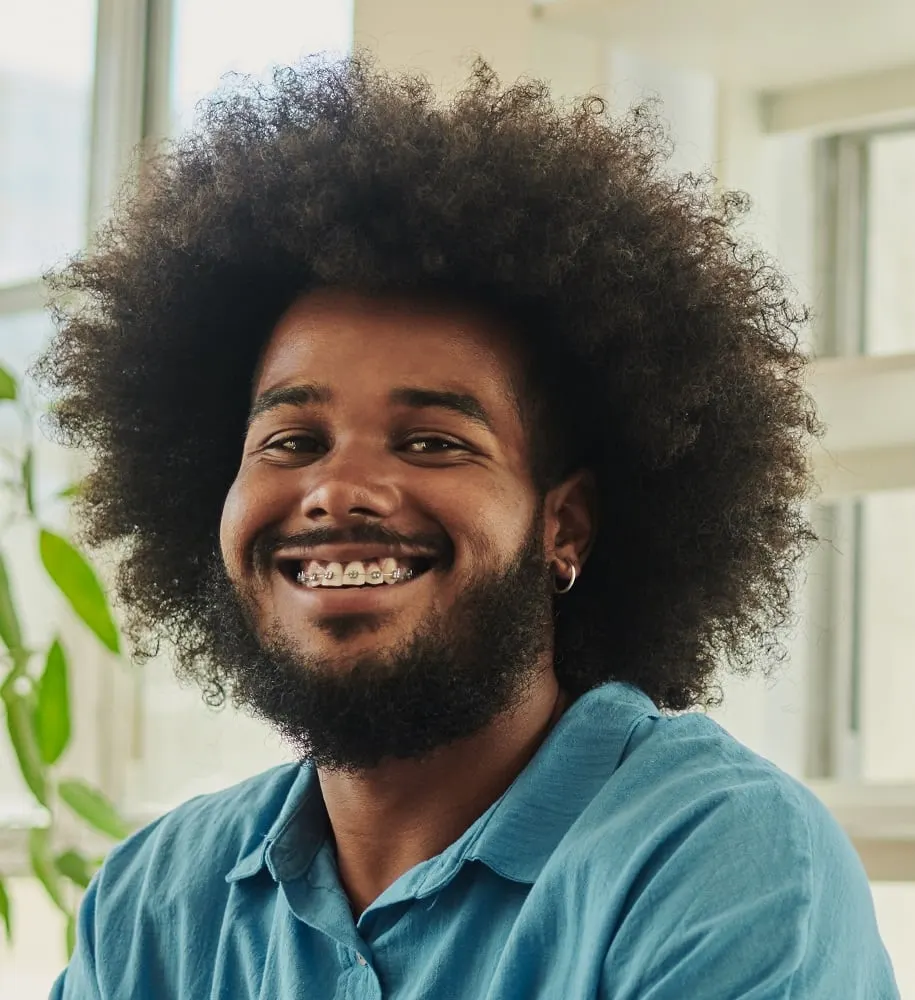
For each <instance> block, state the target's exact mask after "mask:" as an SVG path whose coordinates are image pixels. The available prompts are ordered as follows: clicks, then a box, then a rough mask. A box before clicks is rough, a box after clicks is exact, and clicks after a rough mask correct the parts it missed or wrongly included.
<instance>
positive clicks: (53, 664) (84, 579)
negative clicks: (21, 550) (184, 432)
mask: <svg viewBox="0 0 915 1000" xmlns="http://www.w3.org/2000/svg"><path fill="white" fill-rule="evenodd" d="M0 404H2V405H3V406H8V407H15V408H16V409H18V411H19V415H20V418H21V424H22V428H23V433H22V442H21V448H20V449H19V450H18V451H16V452H14V451H10V450H8V449H5V448H4V449H0V465H5V466H6V477H5V478H4V479H3V486H4V487H5V488H6V490H7V491H8V495H7V498H6V500H5V502H4V507H6V508H8V510H9V512H10V513H9V516H8V517H7V520H6V523H5V524H4V526H3V528H2V533H0V678H2V682H0V701H2V705H3V710H4V713H5V716H6V728H7V732H8V733H9V738H10V743H11V745H12V747H13V750H14V752H15V757H16V760H17V761H18V764H19V769H20V771H21V772H22V777H23V779H24V780H25V784H26V785H27V786H28V788H29V790H30V791H31V793H32V795H33V796H34V798H35V801H36V803H37V804H38V806H39V807H40V810H41V814H42V816H43V822H41V823H40V824H38V825H35V826H33V827H32V828H31V829H30V830H29V831H28V845H29V861H30V864H31V869H32V872H33V873H34V875H35V877H36V878H37V879H38V880H39V881H40V882H41V884H42V885H43V886H44V888H45V890H46V891H47V893H48V896H49V897H50V898H51V900H52V901H53V903H54V905H55V906H56V907H57V908H58V909H59V910H60V911H61V912H62V913H63V914H64V916H65V918H66V935H67V951H68V954H69V953H70V952H72V950H73V943H74V934H75V915H76V909H77V905H78V901H79V896H80V894H81V892H82V891H83V890H84V889H85V888H86V886H88V884H89V881H90V879H91V878H92V875H93V874H94V872H95V871H96V870H97V868H98V867H99V865H100V864H101V862H102V858H99V857H88V856H86V854H84V853H82V852H81V851H80V850H78V849H77V848H76V847H75V846H73V845H66V844H64V843H62V840H61V837H62V834H61V830H60V817H61V815H62V812H63V810H64V809H66V810H67V811H69V812H70V813H72V814H73V815H75V816H76V817H77V819H78V820H79V822H80V823H81V824H84V825H87V826H88V827H91V828H92V829H94V830H96V831H98V832H99V833H102V834H104V835H105V836H106V837H109V838H111V839H113V840H120V839H122V838H123V837H125V836H127V834H128V833H129V832H130V831H129V828H128V825H127V824H126V823H125V822H124V820H123V819H122V818H121V817H120V816H119V815H118V813H117V810H116V809H115V808H114V806H113V805H112V804H111V802H109V801H108V800H107V799H106V798H105V796H104V795H103V794H102V793H101V792H100V791H99V790H98V789H96V788H93V787H92V786H91V785H90V784H88V783H87V782H85V781H83V780H81V779H80V778H79V777H76V776H68V775H66V773H65V772H64V771H62V769H61V761H62V759H63V756H64V753H65V751H66V749H67V746H68V745H69V743H70V695H69V692H70V671H69V661H68V657H67V653H66V650H65V648H64V645H63V642H62V641H61V638H60V636H59V635H55V636H54V637H53V639H52V640H51V642H50V644H49V645H48V646H47V648H39V649H32V648H29V647H28V646H27V645H26V641H25V637H24V636H23V631H22V626H21V623H20V618H19V615H18V613H17V610H16V605H17V602H16V600H15V596H14V593H13V587H12V584H11V580H10V576H9V573H8V571H7V560H6V556H5V552H4V549H5V546H4V544H3V543H4V541H5V539H4V538H3V534H5V532H6V530H8V528H9V527H10V525H11V524H13V523H16V522H21V521H22V520H25V521H27V522H28V526H29V530H30V531H31V532H32V533H33V534H34V538H35V542H36V553H35V555H36V557H37V558H38V559H39V560H40V562H41V565H42V566H43V567H44V569H45V571H46V574H47V577H48V579H49V580H50V582H51V583H52V584H53V586H55V587H56V588H57V589H58V590H59V591H60V592H61V593H62V594H63V596H64V597H65V598H66V600H67V602H68V603H69V605H70V607H71V608H72V609H73V611H74V613H75V614H76V615H77V617H78V618H80V619H81V620H82V621H83V622H84V623H85V624H86V625H87V626H88V627H89V628H90V629H91V630H92V632H93V633H94V634H95V635H96V636H97V637H98V640H99V641H100V642H101V643H102V645H103V646H104V647H105V648H106V649H107V650H109V651H111V652H112V653H115V654H119V653H120V647H121V643H120V636H119V633H118V629H117V626H116V625H115V622H114V619H113V617H112V615H111V611H110V607H109V602H108V600H107V598H106V596H105V592H104V590H103V588H102V586H101V584H100V583H99V579H98V576H97V575H96V573H95V571H94V570H93V568H92V566H91V565H90V563H89V560H88V559H87V558H86V556H85V555H84V554H83V553H82V552H80V550H79V549H78V548H77V547H76V546H75V545H74V544H73V542H72V541H70V540H68V539H67V538H65V537H63V536H62V535H61V534H59V533H56V532H55V531H52V530H51V529H50V528H48V527H47V526H46V525H45V523H44V521H43V518H42V516H41V514H40V513H39V511H38V509H37V507H36V503H35V490H34V483H35V471H36V470H35V449H34V442H33V438H32V433H33V432H32V428H33V427H34V425H35V421H34V419H33V413H32V411H31V408H30V407H29V405H28V403H27V401H26V400H24V399H23V398H22V394H21V392H20V386H19V383H18V382H17V380H16V378H14V376H13V375H11V374H10V373H9V372H8V371H7V370H5V369H3V368H0ZM77 492H78V486H71V487H68V488H67V489H66V490H63V491H61V493H60V494H58V496H59V497H62V498H68V497H72V496H73V495H75V494H76V493H77ZM0 921H2V922H3V924H4V925H5V929H6V936H7V939H8V940H9V941H12V936H13V914H12V912H11V906H10V897H9V893H8V891H7V887H6V885H5V884H4V881H3V879H2V877H0Z"/></svg>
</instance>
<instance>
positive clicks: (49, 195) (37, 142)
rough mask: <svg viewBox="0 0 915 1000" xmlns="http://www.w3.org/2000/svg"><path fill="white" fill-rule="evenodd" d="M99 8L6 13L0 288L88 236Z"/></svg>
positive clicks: (0, 113)
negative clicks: (50, 149)
mask: <svg viewBox="0 0 915 1000" xmlns="http://www.w3.org/2000/svg"><path fill="white" fill-rule="evenodd" d="M94 8H95V3H94V0H71V2H68V3H62V2H60V0H31V2H29V3H27V4H19V5H17V7H16V13H15V15H13V14H12V12H11V11H8V12H7V14H6V15H5V16H4V25H5V30H4V31H2V32H0V148H2V150H3V156H2V157H0V219H2V220H3V223H2V225H0V285H9V284H13V283H18V282H25V281H32V280H34V279H35V278H36V277H37V276H38V275H39V274H40V273H41V272H42V270H43V269H45V268H46V267H47V266H48V265H49V264H51V263H53V262H54V261H55V260H57V259H58V258H59V257H61V256H62V255H64V254H66V253H68V252H70V251H71V250H72V249H73V248H74V247H78V246H80V245H81V244H82V243H83V241H84V238H85V224H86V219H85V214H86V197H87V174H88V166H89V157H88V153H89V132H90V108H91V96H92V95H91V90H92V68H93V59H94V41H95V9H94ZM11 22H12V25H13V30H12V31H10V30H8V29H9V26H10V23H11ZM49 137H53V138H52V139H51V140H50V141H52V142H53V144H54V155H53V156H49V155H48V153H49V150H48V143H49Z"/></svg>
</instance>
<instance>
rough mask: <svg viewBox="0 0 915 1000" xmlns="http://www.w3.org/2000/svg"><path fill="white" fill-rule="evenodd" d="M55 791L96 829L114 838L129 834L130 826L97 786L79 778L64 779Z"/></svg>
mask: <svg viewBox="0 0 915 1000" xmlns="http://www.w3.org/2000/svg"><path fill="white" fill-rule="evenodd" d="M57 791H58V794H59V795H60V797H61V799H62V800H63V801H64V802H66V804H67V805H68V806H69V807H70V808H71V809H72V810H73V812H75V813H76V815H77V816H80V817H81V818H82V819H84V820H85V821H86V822H87V823H89V824H90V826H93V827H95V829H96V830H99V831H101V832H102V833H106V834H107V835H108V836H109V837H111V838H113V839H114V840H123V839H124V838H125V837H127V836H129V835H130V827H129V826H128V825H127V823H126V822H125V821H124V820H123V819H122V818H121V816H120V815H119V814H118V811H117V809H115V807H114V806H113V805H112V804H111V802H109V801H108V799H107V798H105V796H104V795H103V794H102V793H101V792H100V791H99V790H98V789H97V788H93V787H92V786H91V785H88V784H86V782H85V781H80V780H79V779H66V780H64V781H61V783H60V784H59V785H58V786H57Z"/></svg>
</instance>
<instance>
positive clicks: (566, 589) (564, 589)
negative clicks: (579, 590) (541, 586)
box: [553, 562, 577, 594]
mask: <svg viewBox="0 0 915 1000" xmlns="http://www.w3.org/2000/svg"><path fill="white" fill-rule="evenodd" d="M569 566H570V567H571V568H572V578H571V579H570V580H569V582H568V583H567V584H566V585H565V586H564V587H557V586H556V581H555V580H553V590H554V592H555V593H557V594H568V592H569V591H570V590H571V589H572V588H573V587H574V586H575V577H576V575H577V574H576V572H575V563H573V562H570V563H569Z"/></svg>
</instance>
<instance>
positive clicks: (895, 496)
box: [859, 490, 915, 782]
mask: <svg viewBox="0 0 915 1000" xmlns="http://www.w3.org/2000/svg"><path fill="white" fill-rule="evenodd" d="M862 505H863V518H862V529H861V530H862V538H861V544H860V553H861V567H860V587H861V593H860V597H859V608H860V622H859V627H860V649H861V713H862V715H861V732H862V747H861V767H862V777H863V778H864V779H865V780H869V781H889V782H896V781H913V782H915V727H913V726H912V706H913V705H915V490H905V491H898V492H887V493H873V494H870V495H869V496H867V497H864V498H863V500H862Z"/></svg>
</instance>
